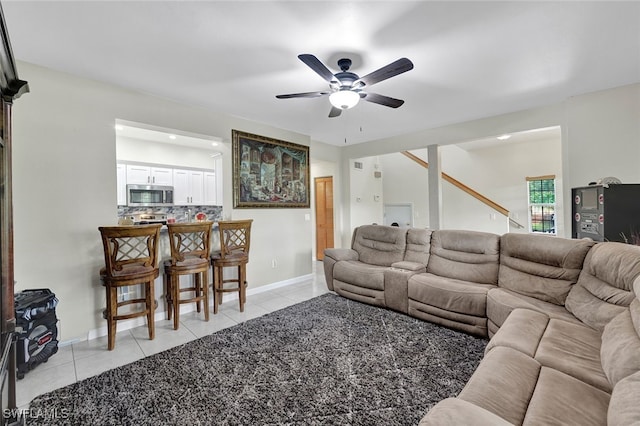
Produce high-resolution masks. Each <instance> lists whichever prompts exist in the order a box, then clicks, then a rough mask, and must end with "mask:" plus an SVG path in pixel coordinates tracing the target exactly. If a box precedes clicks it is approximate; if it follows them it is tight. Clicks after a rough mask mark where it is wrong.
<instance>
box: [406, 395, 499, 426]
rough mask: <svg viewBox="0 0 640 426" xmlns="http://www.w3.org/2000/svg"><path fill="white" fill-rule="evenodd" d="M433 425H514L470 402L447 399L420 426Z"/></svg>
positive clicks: (430, 411) (430, 412) (432, 410)
mask: <svg viewBox="0 0 640 426" xmlns="http://www.w3.org/2000/svg"><path fill="white" fill-rule="evenodd" d="M432 425H433V426H447V425H451V426H458V425H474V426H510V425H512V423H509V422H508V421H506V420H505V419H503V418H501V417H498V416H497V415H495V414H494V413H492V412H491V411H488V410H485V409H484V408H481V407H478V406H477V405H474V404H471V403H470V402H467V401H463V400H461V399H458V398H447V399H443V400H442V401H440V402H438V403H437V404H436V405H435V406H434V407H433V408H432V409H431V410H429V412H428V413H427V415H426V416H424V417H423V418H422V420H421V421H420V424H419V425H418V426H432Z"/></svg>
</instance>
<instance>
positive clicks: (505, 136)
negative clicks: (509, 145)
mask: <svg viewBox="0 0 640 426" xmlns="http://www.w3.org/2000/svg"><path fill="white" fill-rule="evenodd" d="M510 137H511V135H502V136H498V139H499V140H501V141H506V140H507V139H509V138H510Z"/></svg>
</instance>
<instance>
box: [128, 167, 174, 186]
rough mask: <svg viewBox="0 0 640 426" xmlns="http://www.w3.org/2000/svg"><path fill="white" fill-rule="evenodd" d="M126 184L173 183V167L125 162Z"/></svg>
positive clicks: (168, 184)
mask: <svg viewBox="0 0 640 426" xmlns="http://www.w3.org/2000/svg"><path fill="white" fill-rule="evenodd" d="M127 184H133V185H166V186H171V185H173V169H170V168H166V167H150V166H138V165H134V164H127Z"/></svg>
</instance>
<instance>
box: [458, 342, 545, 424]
mask: <svg viewBox="0 0 640 426" xmlns="http://www.w3.org/2000/svg"><path fill="white" fill-rule="evenodd" d="M540 368H541V366H540V363H539V362H537V361H536V360H534V359H533V358H531V357H529V356H527V355H525V354H523V353H522V352H518V351H516V350H514V349H511V348H503V347H499V348H494V349H493V350H491V351H490V352H489V353H488V354H486V355H485V357H484V358H483V359H482V361H481V362H480V365H479V366H478V368H477V369H476V371H475V372H474V373H473V375H472V376H471V378H470V379H469V381H468V382H467V384H466V385H465V387H464V388H463V389H462V391H461V392H460V394H459V395H458V398H460V399H462V400H464V401H467V402H470V403H472V404H475V405H477V406H479V407H482V408H484V409H485V410H488V411H490V412H492V413H494V414H496V415H497V416H499V417H501V418H503V419H505V420H506V421H508V422H510V423H513V424H516V425H519V424H522V421H523V420H524V417H525V414H526V413H527V407H528V406H529V399H530V398H531V395H532V394H533V390H534V389H535V387H536V383H537V382H538V375H539V374H540Z"/></svg>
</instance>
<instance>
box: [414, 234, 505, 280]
mask: <svg viewBox="0 0 640 426" xmlns="http://www.w3.org/2000/svg"><path fill="white" fill-rule="evenodd" d="M499 248H500V237H499V236H498V235H495V234H490V233H487V232H475V231H457V230H440V231H434V232H433V234H431V256H430V258H429V264H428V265H427V272H429V273H432V274H434V275H438V276H440V277H446V278H453V279H457V280H461V281H469V282H475V283H479V284H492V285H496V284H497V280H498V258H499Z"/></svg>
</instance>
